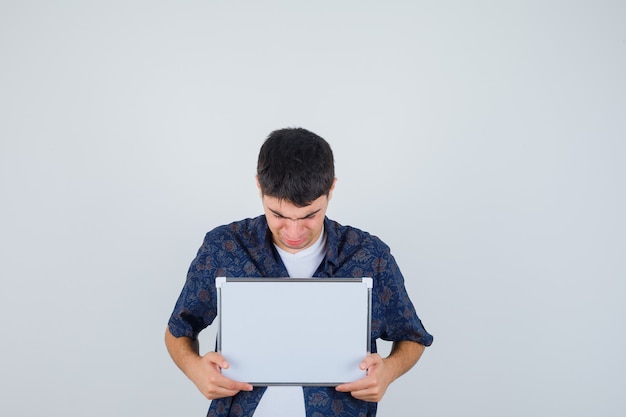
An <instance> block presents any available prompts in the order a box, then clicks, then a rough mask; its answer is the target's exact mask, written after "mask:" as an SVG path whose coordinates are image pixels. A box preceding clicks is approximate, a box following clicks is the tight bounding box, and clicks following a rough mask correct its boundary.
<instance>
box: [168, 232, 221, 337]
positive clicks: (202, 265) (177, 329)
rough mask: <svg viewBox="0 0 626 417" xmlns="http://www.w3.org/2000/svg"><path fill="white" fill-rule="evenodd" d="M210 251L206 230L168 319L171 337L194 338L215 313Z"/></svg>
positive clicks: (212, 318) (213, 274)
mask: <svg viewBox="0 0 626 417" xmlns="http://www.w3.org/2000/svg"><path fill="white" fill-rule="evenodd" d="M211 251H212V249H211V244H210V239H209V234H207V235H206V236H205V239H204V242H203V244H202V246H201V247H200V249H199V250H198V254H197V255H196V257H195V258H194V260H193V261H192V263H191V266H190V267H189V270H188V272H187V279H186V281H185V285H184V286H183V289H182V291H181V293H180V296H179V297H178V300H177V301H176V305H175V306H174V311H173V312H172V315H171V316H170V319H169V322H168V326H169V330H170V332H171V333H172V335H174V336H175V337H181V336H187V337H190V338H192V339H196V338H197V336H198V333H200V331H202V330H203V329H204V328H206V327H207V326H208V325H210V324H211V323H212V322H213V320H214V319H215V317H216V316H217V290H216V288H215V272H214V270H213V268H212V267H211V262H210V259H211Z"/></svg>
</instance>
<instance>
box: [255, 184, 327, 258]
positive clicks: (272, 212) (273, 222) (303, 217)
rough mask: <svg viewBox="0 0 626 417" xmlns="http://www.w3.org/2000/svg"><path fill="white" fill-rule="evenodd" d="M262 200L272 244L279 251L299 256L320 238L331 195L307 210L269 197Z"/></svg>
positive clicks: (320, 199) (322, 197) (265, 196)
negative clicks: (299, 252)
mask: <svg viewBox="0 0 626 417" xmlns="http://www.w3.org/2000/svg"><path fill="white" fill-rule="evenodd" d="M331 193H332V191H331ZM261 199H262V200H263V209H264V210H265V217H267V224H268V226H269V228H270V231H271V232H272V240H273V241H274V243H275V244H276V245H277V246H278V247H279V248H281V249H283V250H285V251H287V252H290V253H296V252H298V251H301V250H302V249H306V248H308V247H309V246H311V245H313V244H314V243H315V242H316V241H317V239H318V238H319V237H320V234H321V233H322V229H323V226H324V216H325V215H326V209H327V208H328V202H329V201H330V195H329V196H328V197H327V196H325V195H323V196H321V197H319V198H318V199H317V200H315V201H313V202H312V203H311V204H310V205H308V206H306V207H298V206H295V205H294V204H292V203H291V202H289V201H287V200H279V199H277V198H276V197H270V196H267V195H264V196H261Z"/></svg>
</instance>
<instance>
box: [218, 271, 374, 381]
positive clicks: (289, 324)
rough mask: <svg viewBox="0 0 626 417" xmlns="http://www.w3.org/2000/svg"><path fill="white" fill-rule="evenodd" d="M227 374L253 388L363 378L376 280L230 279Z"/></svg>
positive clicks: (221, 316)
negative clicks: (372, 291) (373, 286)
mask: <svg viewBox="0 0 626 417" xmlns="http://www.w3.org/2000/svg"><path fill="white" fill-rule="evenodd" d="M216 286H217V290H218V291H217V292H218V326H219V327H218V340H217V342H218V351H220V352H221V353H222V355H223V356H224V357H225V358H226V360H227V361H228V363H229V364H230V367H229V368H228V369H223V370H222V374H223V375H225V376H227V377H228V378H231V379H234V380H236V381H243V382H248V383H250V384H252V385H257V386H265V385H319V386H334V385H338V384H342V383H344V382H351V381H355V380H357V379H360V378H363V377H364V376H365V371H363V370H361V369H359V364H360V363H361V362H362V361H363V359H364V358H365V356H366V355H367V354H368V351H369V346H370V332H371V290H372V279H371V278H271V279H270V278H224V277H220V278H217V280H216Z"/></svg>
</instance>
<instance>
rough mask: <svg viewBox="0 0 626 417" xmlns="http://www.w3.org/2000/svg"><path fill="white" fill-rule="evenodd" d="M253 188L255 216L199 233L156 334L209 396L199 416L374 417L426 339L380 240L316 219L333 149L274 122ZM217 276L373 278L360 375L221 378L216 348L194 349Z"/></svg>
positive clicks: (328, 187) (212, 308)
mask: <svg viewBox="0 0 626 417" xmlns="http://www.w3.org/2000/svg"><path fill="white" fill-rule="evenodd" d="M257 186H258V188H259V193H260V196H261V200H262V203H263V209H264V212H265V214H264V215H262V216H259V217H256V218H254V219H245V220H241V221H238V222H234V223H231V224H229V225H225V226H221V227H218V228H216V229H214V230H212V231H210V232H208V233H207V234H206V236H205V239H204V243H203V245H202V247H201V248H200V250H199V251H198V254H197V256H196V258H195V259H194V260H193V262H192V264H191V267H190V268H189V272H188V275H187V280H186V283H185V285H184V287H183V290H182V292H181V294H180V297H179V298H178V301H177V303H176V306H175V308H174V311H173V313H172V316H171V317H170V320H169V323H168V327H167V330H166V333H165V342H166V346H167V349H168V351H169V353H170V355H171V356H172V359H173V360H174V362H175V363H176V364H177V365H178V367H179V368H180V369H181V370H182V371H183V372H184V373H185V375H187V377H189V379H191V380H192V381H193V382H194V383H195V384H196V387H197V388H198V389H199V390H200V392H202V394H203V395H204V396H206V397H207V398H208V399H211V400H213V401H212V402H211V406H210V409H209V413H208V416H214V417H218V416H230V415H237V416H251V415H252V414H254V416H255V417H266V416H271V417H277V416H283V415H284V416H289V417H305V416H313V415H319V416H325V417H327V416H333V415H341V416H355V417H356V416H359V417H363V416H372V417H373V416H375V415H376V408H377V402H378V401H380V400H381V399H382V397H383V395H384V394H385V391H386V389H387V387H388V386H389V384H391V382H393V381H394V380H395V379H396V378H398V377H399V376H400V375H402V374H403V373H405V372H406V371H408V370H409V369H410V368H411V367H412V366H413V365H414V364H415V363H416V362H417V361H418V359H419V358H420V356H421V355H422V352H423V351H424V347H425V346H429V345H430V344H431V343H432V340H433V338H432V336H431V335H430V334H428V332H427V331H426V330H425V329H424V327H423V326H422V323H421V321H420V319H419V318H418V316H417V314H416V312H415V309H414V307H413V304H412V303H411V300H410V299H409V297H408V295H407V292H406V289H405V287H404V278H403V277H402V274H401V273H400V270H399V268H398V266H397V264H396V262H395V260H394V258H393V256H392V255H391V253H390V250H389V247H388V246H387V245H385V244H384V243H383V242H382V241H380V239H378V238H377V237H375V236H372V235H370V234H369V233H366V232H364V231H361V230H358V229H356V228H353V227H348V226H342V225H340V224H338V223H336V222H334V221H332V220H330V219H328V218H327V217H326V209H327V208H328V203H329V202H330V200H331V198H332V194H333V190H334V187H335V170H334V160H333V154H332V150H331V148H330V146H329V145H328V143H327V142H326V141H325V140H324V139H322V138H321V137H319V136H317V135H316V134H314V133H312V132H310V131H307V130H305V129H300V128H297V129H281V130H277V131H275V132H272V133H271V134H270V135H269V137H268V138H267V140H266V141H265V143H264V144H263V146H262V147H261V150H260V153H259V159H258V165H257ZM218 276H227V277H277V278H280V277H287V276H291V277H299V278H304V277H320V278H322V277H323V278H332V277H357V278H360V277H363V276H367V277H371V278H373V283H374V285H373V289H372V332H371V335H372V338H371V352H373V353H372V354H370V355H368V356H367V357H365V358H364V359H363V362H362V363H361V365H360V366H361V369H363V370H367V373H366V376H365V377H364V378H362V379H360V380H358V381H354V382H350V383H346V384H342V385H339V386H337V387H308V386H307V387H253V386H251V385H250V384H248V383H246V382H245V381H233V380H231V379H228V378H226V377H225V376H223V375H222V374H221V372H220V370H221V369H225V368H228V366H229V364H228V362H227V360H228V358H224V357H223V356H222V355H220V354H219V353H217V352H209V353H207V354H206V355H204V356H201V355H200V349H199V346H198V340H197V336H198V334H199V333H200V331H201V330H203V329H204V328H205V327H207V326H208V325H210V324H211V323H212V322H213V320H214V319H215V317H216V315H217V311H216V307H217V305H216V304H217V298H216V289H215V278H216V277H218ZM285 314H289V312H288V311H286V312H285ZM378 338H382V339H384V340H389V341H393V347H392V350H391V353H390V354H389V356H388V357H386V358H382V357H381V356H380V355H378V354H377V353H375V352H376V339H378ZM316 413H319V414H316Z"/></svg>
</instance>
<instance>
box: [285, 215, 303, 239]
mask: <svg viewBox="0 0 626 417" xmlns="http://www.w3.org/2000/svg"><path fill="white" fill-rule="evenodd" d="M286 229H287V234H288V235H289V236H291V237H294V238H295V237H298V236H300V231H301V230H302V222H301V221H300V220H299V219H287V226H286Z"/></svg>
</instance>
